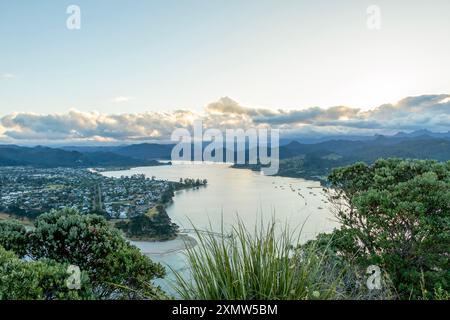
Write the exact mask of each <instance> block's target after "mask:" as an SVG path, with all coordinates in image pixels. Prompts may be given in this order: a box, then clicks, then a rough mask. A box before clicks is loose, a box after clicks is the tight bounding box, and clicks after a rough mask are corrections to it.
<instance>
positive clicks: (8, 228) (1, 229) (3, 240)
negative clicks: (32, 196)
mask: <svg viewBox="0 0 450 320" xmlns="http://www.w3.org/2000/svg"><path fill="white" fill-rule="evenodd" d="M0 246H1V247H3V248H5V249H6V250H11V251H14V252H15V253H16V254H17V255H18V256H19V257H23V256H24V255H25V254H26V253H27V246H28V235H27V231H26V229H25V227H24V226H23V225H22V224H20V223H19V222H17V221H14V220H6V221H0Z"/></svg>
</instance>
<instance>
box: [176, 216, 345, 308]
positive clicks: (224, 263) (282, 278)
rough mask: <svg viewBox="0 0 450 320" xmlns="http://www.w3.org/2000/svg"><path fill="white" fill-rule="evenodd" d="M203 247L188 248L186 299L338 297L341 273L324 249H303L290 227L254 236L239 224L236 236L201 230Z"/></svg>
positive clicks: (181, 286)
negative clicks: (188, 271) (330, 262)
mask: <svg viewBox="0 0 450 320" xmlns="http://www.w3.org/2000/svg"><path fill="white" fill-rule="evenodd" d="M196 234H197V237H198V240H199V244H198V246H197V247H195V248H192V249H188V250H187V260H188V265H189V268H190V276H189V277H188V279H185V278H183V277H182V276H181V275H180V274H179V273H176V272H175V274H176V278H177V280H176V290H177V292H178V294H179V295H180V297H181V298H182V299H189V300H191V299H195V300H206V299H208V300H242V299H245V300H266V299H270V300H303V299H338V298H340V293H339V287H340V286H341V282H342V281H341V280H342V277H341V275H340V274H341V272H340V271H336V270H334V266H333V265H330V264H329V263H328V259H325V258H326V256H325V254H324V253H323V251H322V250H321V249H319V248H318V247H316V246H314V245H309V246H307V247H305V246H301V245H300V243H299V237H296V238H295V237H294V236H293V235H294V234H295V232H291V230H290V229H289V227H288V226H287V225H285V226H283V227H281V228H278V227H277V225H276V223H275V222H274V221H273V220H272V221H271V222H270V223H269V224H267V225H264V224H263V223H262V222H261V223H259V224H257V226H256V227H255V229H254V231H253V232H250V231H249V230H248V229H247V228H246V226H245V225H244V223H243V222H242V221H241V220H239V221H238V223H237V225H236V226H235V227H233V228H232V230H231V232H229V233H228V234H225V233H224V232H223V227H222V232H221V233H219V234H217V233H213V232H212V231H211V232H203V231H200V230H197V229H196Z"/></svg>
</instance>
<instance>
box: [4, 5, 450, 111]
mask: <svg viewBox="0 0 450 320" xmlns="http://www.w3.org/2000/svg"><path fill="white" fill-rule="evenodd" d="M70 4H77V5H79V6H80V7H81V12H82V17H81V30H79V31H69V30H67V29H66V19H67V17H68V15H67V14H66V8H67V6H68V5H70ZM371 4H376V5H379V6H380V8H381V12H382V25H381V30H380V31H371V30H368V29H367V27H366V18H367V17H366V9H367V7H368V5H371ZM449 16H450V1H448V0H433V1H425V0H423V1H420V0H412V1H411V0H409V1H406V0H395V1H393V0H372V1H365V0H343V1H331V0H330V1H324V0H316V1H302V0H270V1H269V0H239V1H237V0H202V1H200V0H164V1H163V0H159V1H150V0H145V1H144V0H133V1H118V0H115V1H114V0H72V1H59V0H40V1H34V0H28V1H26V0H15V1H6V0H0V116H2V115H6V114H9V113H12V112H36V113H45V114H46V113H56V112H57V113H64V112H67V111H68V110H69V109H70V108H74V109H77V110H80V111H93V110H97V111H99V112H102V113H125V112H131V113H140V112H145V111H166V110H167V111H169V110H174V109H176V108H183V109H190V110H201V109H202V108H203V107H204V106H205V105H207V104H208V103H210V102H213V101H216V100H218V99H219V98H220V97H223V96H229V97H231V98H233V99H234V100H236V101H238V102H239V103H241V104H242V105H245V106H254V107H266V108H283V109H293V108H296V109H298V108H303V107H311V106H320V107H329V106H335V105H347V106H351V107H362V108H373V107H376V106H378V105H380V104H382V103H385V102H396V101H397V100H399V99H401V98H404V97H406V96H413V95H421V94H442V93H449V91H450V90H449V89H450V77H449V70H450V58H449V57H450V41H449V38H450V37H449V36H450V19H449ZM120 97H122V98H120ZM117 98H119V99H117ZM115 99H116V100H118V101H119V102H118V101H115Z"/></svg>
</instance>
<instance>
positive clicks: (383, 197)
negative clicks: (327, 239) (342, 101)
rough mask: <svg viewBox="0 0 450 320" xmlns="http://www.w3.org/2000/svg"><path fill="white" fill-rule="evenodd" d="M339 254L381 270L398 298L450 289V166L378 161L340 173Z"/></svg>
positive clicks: (334, 185) (336, 197)
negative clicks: (390, 281)
mask: <svg viewBox="0 0 450 320" xmlns="http://www.w3.org/2000/svg"><path fill="white" fill-rule="evenodd" d="M329 181H330V183H331V189H330V190H332V191H330V200H331V202H332V203H333V204H334V205H335V209H336V212H335V214H336V216H337V218H338V219H339V222H340V223H341V224H342V227H341V229H340V230H339V231H338V232H339V237H340V238H341V241H340V243H339V244H338V245H337V250H338V251H339V252H340V253H341V254H343V255H346V256H347V258H353V257H354V258H355V259H356V261H357V262H358V263H360V264H361V265H362V266H367V265H371V264H376V265H379V266H380V267H381V268H382V269H383V270H384V271H385V272H386V273H387V274H388V275H389V277H390V279H391V280H392V282H393V285H394V286H395V288H396V291H397V293H398V295H399V297H400V298H402V299H408V298H413V299H418V298H421V296H422V293H423V292H435V290H438V289H439V290H443V291H444V292H445V291H449V289H450V272H449V270H450V264H449V252H450V162H447V163H438V162H436V161H419V160H400V159H388V160H378V161H377V162H376V163H375V164H373V165H372V166H368V165H366V164H363V163H358V164H355V165H353V166H349V167H345V168H340V169H336V170H334V171H333V172H332V174H331V175H330V177H329Z"/></svg>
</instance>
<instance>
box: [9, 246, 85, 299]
mask: <svg viewBox="0 0 450 320" xmlns="http://www.w3.org/2000/svg"><path fill="white" fill-rule="evenodd" d="M68 277H69V273H68V272H67V264H59V263H56V262H54V261H48V260H43V261H31V262H27V261H23V260H21V259H19V258H18V257H17V256H16V255H15V254H14V253H13V252H10V251H6V250H5V249H4V248H2V247H0V300H55V299H59V300H61V299H65V300H67V299H71V300H78V299H91V298H93V295H92V291H91V288H90V285H89V279H88V277H87V274H86V273H82V274H81V276H80V280H81V283H80V289H79V290H71V289H69V287H68V286H67V284H66V281H67V279H68Z"/></svg>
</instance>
